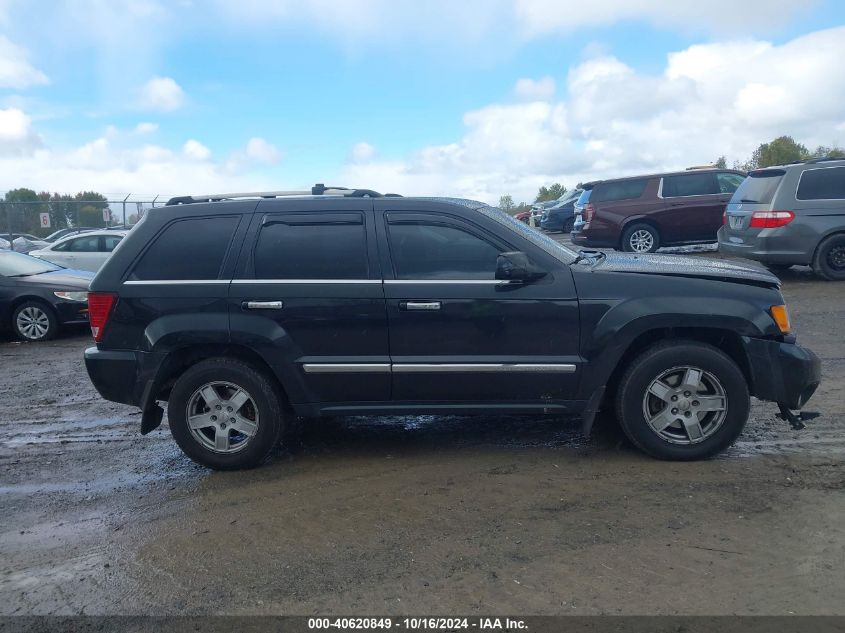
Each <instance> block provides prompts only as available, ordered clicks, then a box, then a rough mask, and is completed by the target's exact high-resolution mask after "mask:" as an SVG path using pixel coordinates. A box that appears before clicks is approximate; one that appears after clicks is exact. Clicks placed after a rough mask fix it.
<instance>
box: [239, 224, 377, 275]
mask: <svg viewBox="0 0 845 633" xmlns="http://www.w3.org/2000/svg"><path fill="white" fill-rule="evenodd" d="M253 265H254V270H255V278H256V279H367V278H368V277H369V270H368V263H367V236H366V232H365V226H364V218H363V216H362V214H360V213H332V214H323V213H320V214H318V213H291V214H278V215H268V216H266V217H265V218H264V223H263V225H262V227H261V232H260V233H259V235H258V241H257V242H256V245H255V250H254V251H253Z"/></svg>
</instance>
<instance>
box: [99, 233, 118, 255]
mask: <svg viewBox="0 0 845 633" xmlns="http://www.w3.org/2000/svg"><path fill="white" fill-rule="evenodd" d="M122 239H123V238H122V237H121V236H120V235H106V236H104V237H103V250H104V251H105V252H107V253H111V252H112V251H113V250H114V249H115V248H117V245H118V244H120V240H122Z"/></svg>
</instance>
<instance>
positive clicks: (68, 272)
mask: <svg viewBox="0 0 845 633" xmlns="http://www.w3.org/2000/svg"><path fill="white" fill-rule="evenodd" d="M15 279H17V280H18V281H24V282H26V283H30V284H39V285H44V286H55V287H57V288H59V287H61V288H72V289H74V290H88V286H89V285H91V280H92V279H94V273H89V272H88V271H87V270H72V269H69V268H63V269H61V270H54V271H52V272H47V273H39V274H37V275H27V276H26V277H15Z"/></svg>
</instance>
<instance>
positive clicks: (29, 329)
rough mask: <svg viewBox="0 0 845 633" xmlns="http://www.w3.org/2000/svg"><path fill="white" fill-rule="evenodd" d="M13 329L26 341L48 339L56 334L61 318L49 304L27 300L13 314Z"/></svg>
mask: <svg viewBox="0 0 845 633" xmlns="http://www.w3.org/2000/svg"><path fill="white" fill-rule="evenodd" d="M12 329H13V330H14V331H15V334H16V335H17V336H18V338H19V339H22V340H24V341H33V342H35V341H48V340H50V339H51V338H54V337H55V336H56V332H58V330H59V320H58V318H57V317H56V313H55V312H53V310H52V309H51V308H50V307H48V306H47V304H44V303H41V302H40V301H27V302H26V303H22V304H21V305H19V306H18V307H17V308H16V309H15V311H14V313H13V314H12Z"/></svg>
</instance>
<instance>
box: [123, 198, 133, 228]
mask: <svg viewBox="0 0 845 633" xmlns="http://www.w3.org/2000/svg"><path fill="white" fill-rule="evenodd" d="M131 195H132V194H131V193H127V194H126V197H125V198H124V199H123V228H124V229H125V228H126V201H127V200H129V196H131Z"/></svg>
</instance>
